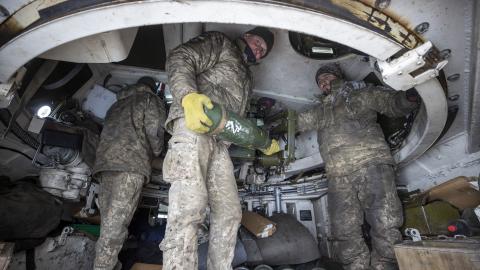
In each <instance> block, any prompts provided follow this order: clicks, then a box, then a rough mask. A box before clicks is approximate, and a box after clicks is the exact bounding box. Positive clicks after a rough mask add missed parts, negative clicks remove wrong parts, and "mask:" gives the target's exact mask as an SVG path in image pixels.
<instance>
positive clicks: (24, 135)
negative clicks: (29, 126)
mask: <svg viewBox="0 0 480 270" xmlns="http://www.w3.org/2000/svg"><path fill="white" fill-rule="evenodd" d="M11 117H12V116H11V114H10V112H9V111H8V110H7V109H1V110H0V121H2V123H3V124H4V125H5V126H6V127H8V123H9V122H10V118H11ZM10 131H11V132H12V133H13V134H14V135H15V136H16V137H17V138H19V139H20V140H21V141H22V142H24V143H25V144H27V145H28V146H30V147H32V148H33V149H35V150H37V148H38V147H39V146H40V143H39V142H38V141H37V139H35V138H34V137H32V136H31V135H30V134H28V132H27V131H25V130H24V129H23V128H21V127H20V125H19V124H18V123H17V122H16V121H13V123H12V127H11V130H10Z"/></svg>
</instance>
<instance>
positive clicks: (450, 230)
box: [447, 225, 458, 232]
mask: <svg viewBox="0 0 480 270" xmlns="http://www.w3.org/2000/svg"><path fill="white" fill-rule="evenodd" d="M457 229H458V228H457V226H455V225H450V226H448V227H447V230H448V231H449V232H456V231H457Z"/></svg>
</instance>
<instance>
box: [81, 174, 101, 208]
mask: <svg viewBox="0 0 480 270" xmlns="http://www.w3.org/2000/svg"><path fill="white" fill-rule="evenodd" d="M99 191H100V185H99V184H96V183H93V182H90V187H89V189H88V194H87V198H86V199H85V201H86V203H85V206H84V207H83V208H82V210H81V211H80V213H81V215H82V216H85V217H87V216H91V215H94V214H95V212H96V208H95V202H96V198H97V197H98V193H99Z"/></svg>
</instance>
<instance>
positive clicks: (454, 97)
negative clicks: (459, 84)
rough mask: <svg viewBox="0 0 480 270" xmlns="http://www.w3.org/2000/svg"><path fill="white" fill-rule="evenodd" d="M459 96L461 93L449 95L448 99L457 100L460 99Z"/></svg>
mask: <svg viewBox="0 0 480 270" xmlns="http://www.w3.org/2000/svg"><path fill="white" fill-rule="evenodd" d="M459 97H460V95H453V96H449V97H448V100H450V101H456V100H458V98H459Z"/></svg>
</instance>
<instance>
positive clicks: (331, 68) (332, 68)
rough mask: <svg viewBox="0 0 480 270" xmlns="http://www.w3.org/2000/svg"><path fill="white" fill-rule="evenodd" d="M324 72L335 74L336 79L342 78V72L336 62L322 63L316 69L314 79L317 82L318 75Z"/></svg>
mask: <svg viewBox="0 0 480 270" xmlns="http://www.w3.org/2000/svg"><path fill="white" fill-rule="evenodd" d="M324 73H330V74H332V75H335V76H336V77H337V78H338V79H343V72H342V70H341V69H340V66H338V64H336V63H332V64H326V65H323V66H321V67H320V68H319V69H318V70H317V73H316V74H315V81H316V82H317V84H318V76H320V74H324Z"/></svg>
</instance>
